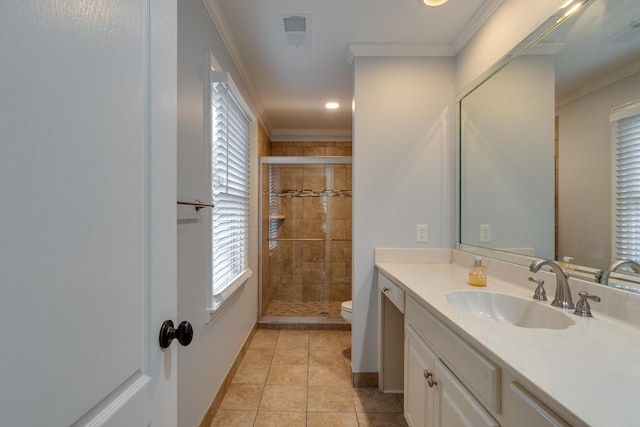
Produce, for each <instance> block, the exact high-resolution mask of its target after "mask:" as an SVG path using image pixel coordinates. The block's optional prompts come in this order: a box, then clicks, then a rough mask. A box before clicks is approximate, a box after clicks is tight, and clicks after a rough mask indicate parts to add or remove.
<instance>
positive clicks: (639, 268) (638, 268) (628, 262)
mask: <svg viewBox="0 0 640 427" xmlns="http://www.w3.org/2000/svg"><path fill="white" fill-rule="evenodd" d="M624 266H629V267H631V269H632V270H633V271H635V272H636V273H640V264H638V263H637V262H636V261H634V260H632V259H619V260H617V261H616V262H614V263H613V264H611V265H610V266H609V268H608V269H606V270H605V272H604V273H602V277H601V278H600V283H602V284H603V285H605V286H607V285H608V284H609V276H610V275H611V273H613V272H614V271H616V270H617V269H618V268H620V267H624Z"/></svg>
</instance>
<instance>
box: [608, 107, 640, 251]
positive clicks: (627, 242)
mask: <svg viewBox="0 0 640 427" xmlns="http://www.w3.org/2000/svg"><path fill="white" fill-rule="evenodd" d="M611 121H612V124H613V139H614V141H615V184H614V185H615V201H614V208H615V213H614V214H615V218H614V232H615V242H614V245H615V247H614V251H615V257H616V258H618V259H633V260H640V101H638V102H635V103H631V104H627V105H625V106H622V107H620V108H617V109H615V110H614V111H613V113H612V115H611Z"/></svg>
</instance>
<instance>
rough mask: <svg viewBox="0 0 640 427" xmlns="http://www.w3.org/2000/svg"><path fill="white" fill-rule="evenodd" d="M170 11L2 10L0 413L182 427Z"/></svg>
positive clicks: (38, 4)
mask: <svg viewBox="0 0 640 427" xmlns="http://www.w3.org/2000/svg"><path fill="white" fill-rule="evenodd" d="M175 3H176V2H172V1H156V0H109V1H101V2H95V1H93V2H79V1H71V0H69V1H42V0H20V1H2V2H0V28H2V37H0V52H2V54H3V55H2V56H3V58H4V60H3V65H2V67H1V68H2V71H1V72H0V74H1V76H2V77H1V78H0V99H2V101H0V129H2V131H1V132H0V139H1V141H0V204H1V207H0V272H1V278H0V281H1V290H2V294H1V297H0V325H2V330H3V334H2V343H1V344H0V361H1V363H0V384H1V386H0V414H2V415H1V418H2V421H1V423H2V425H7V426H45V425H46V426H69V425H113V426H147V425H150V424H151V425H153V426H164V425H166V426H175V425H176V422H177V416H176V410H177V409H176V372H175V369H176V354H177V353H176V350H175V346H176V345H175V344H174V345H173V346H172V347H173V348H170V349H168V350H166V351H161V349H160V348H159V345H158V333H159V330H160V326H161V323H162V321H163V320H165V319H172V320H173V321H176V320H177V319H176V318H175V315H176V302H175V298H176V253H175V251H176V207H175V203H176V191H175V188H176V171H175V168H176V166H175V165H176V154H175V151H176V93H175V92H176V71H175V70H176V61H177V58H176V43H177V37H176V24H177V14H176V4H175Z"/></svg>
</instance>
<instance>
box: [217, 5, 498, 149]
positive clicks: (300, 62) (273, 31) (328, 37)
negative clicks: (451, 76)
mask: <svg viewBox="0 0 640 427" xmlns="http://www.w3.org/2000/svg"><path fill="white" fill-rule="evenodd" d="M501 2H502V0H449V2H448V3H446V4H444V5H442V6H438V7H426V6H423V5H422V4H421V3H420V2H419V0H205V4H206V6H207V8H208V10H209V12H210V13H211V15H212V18H213V20H214V22H215V24H216V27H217V28H218V30H219V32H220V33H221V36H222V38H223V40H224V42H225V44H226V46H227V48H228V50H229V52H230V53H231V56H232V57H233V59H234V62H235V63H236V66H237V67H238V68H239V71H240V73H241V75H242V77H243V79H244V80H245V83H246V84H247V86H248V88H249V91H250V92H251V93H252V96H253V98H254V101H255V103H256V105H257V106H258V109H259V114H260V116H261V119H262V121H263V123H264V125H265V127H266V128H267V131H268V132H269V134H270V135H271V138H272V139H273V140H287V139H291V138H294V137H296V138H304V137H305V136H306V137H309V138H313V137H325V138H327V137H329V138H330V137H334V138H341V137H343V138H350V135H351V116H352V114H351V104H352V92H353V64H352V61H353V57H354V56H356V57H357V56H390V55H405V56H453V55H455V54H456V53H457V52H458V51H459V50H460V48H461V47H462V46H464V44H465V43H466V42H467V41H468V40H469V38H470V37H471V36H472V35H473V34H474V33H475V31H476V30H477V29H478V27H479V26H480V25H481V24H482V23H483V22H484V21H485V20H486V19H487V18H488V17H489V16H490V14H491V13H493V11H494V10H495V9H496V8H497V7H498V6H499V5H500V3H501ZM292 15H296V16H300V15H302V16H305V17H306V18H307V20H306V22H307V26H308V28H309V30H310V31H309V35H308V37H309V40H310V42H309V43H308V44H307V45H303V46H293V45H287V44H286V42H285V32H284V22H283V19H282V18H283V17H284V16H292ZM328 101H336V102H338V103H340V107H339V108H338V109H337V110H327V109H325V107H324V105H325V103H326V102H328Z"/></svg>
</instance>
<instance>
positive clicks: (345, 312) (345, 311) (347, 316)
mask: <svg viewBox="0 0 640 427" xmlns="http://www.w3.org/2000/svg"><path fill="white" fill-rule="evenodd" d="M352 311H353V309H352V305H351V300H349V301H343V302H342V304H340V316H342V318H343V319H344V320H346V321H347V322H348V323H351V319H352V318H353V313H352Z"/></svg>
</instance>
